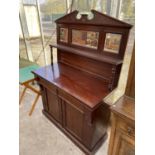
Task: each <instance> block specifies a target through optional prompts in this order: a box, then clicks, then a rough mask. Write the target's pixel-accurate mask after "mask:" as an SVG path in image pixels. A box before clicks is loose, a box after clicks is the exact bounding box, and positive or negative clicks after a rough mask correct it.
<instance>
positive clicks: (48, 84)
mask: <svg viewBox="0 0 155 155" xmlns="http://www.w3.org/2000/svg"><path fill="white" fill-rule="evenodd" d="M38 83H40V84H41V85H43V86H44V87H46V88H47V89H49V90H50V91H52V93H54V94H57V88H56V86H55V85H54V84H52V83H50V82H48V81H46V80H44V79H42V78H39V79H38Z"/></svg>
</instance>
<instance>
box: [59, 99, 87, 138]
mask: <svg viewBox="0 0 155 155" xmlns="http://www.w3.org/2000/svg"><path fill="white" fill-rule="evenodd" d="M62 105H63V109H64V110H63V112H64V116H63V117H64V127H65V129H66V130H67V131H69V132H70V133H71V134H72V135H74V136H75V137H77V138H78V139H79V140H82V137H83V124H84V123H83V122H84V112H83V111H82V110H81V109H80V108H78V107H76V106H75V105H73V104H71V103H70V102H69V101H64V100H63V104H62Z"/></svg>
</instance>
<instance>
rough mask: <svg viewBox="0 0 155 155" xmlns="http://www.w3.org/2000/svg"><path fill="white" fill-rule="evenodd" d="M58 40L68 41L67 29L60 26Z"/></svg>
mask: <svg viewBox="0 0 155 155" xmlns="http://www.w3.org/2000/svg"><path fill="white" fill-rule="evenodd" d="M60 41H62V42H68V29H67V28H60Z"/></svg>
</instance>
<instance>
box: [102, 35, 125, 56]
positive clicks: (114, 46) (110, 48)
mask: <svg viewBox="0 0 155 155" xmlns="http://www.w3.org/2000/svg"><path fill="white" fill-rule="evenodd" d="M121 38H122V35H121V34H115V33H106V37H105V44H104V51H106V52H111V53H119V47H120V43H121Z"/></svg>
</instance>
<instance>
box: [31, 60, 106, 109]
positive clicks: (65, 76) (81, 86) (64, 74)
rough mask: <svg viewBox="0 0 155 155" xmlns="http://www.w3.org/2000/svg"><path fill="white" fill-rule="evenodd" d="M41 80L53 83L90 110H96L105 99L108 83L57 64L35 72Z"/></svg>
mask: <svg viewBox="0 0 155 155" xmlns="http://www.w3.org/2000/svg"><path fill="white" fill-rule="evenodd" d="M33 73H34V74H36V75H37V76H39V77H40V78H41V79H44V80H45V81H48V82H49V85H50V84H51V83H52V84H53V85H55V86H57V87H58V88H60V89H62V90H64V91H65V92H67V93H68V94H70V95H71V96H73V97H75V98H77V99H78V100H80V101H81V102H83V103H85V104H86V106H88V107H90V108H95V106H97V105H98V104H99V103H100V102H101V101H102V99H103V97H105V96H106V95H107V94H108V93H109V91H108V87H107V85H108V83H107V82H105V81H104V80H100V79H98V78H94V77H93V76H90V75H89V74H88V73H85V72H81V71H79V70H77V69H74V68H72V67H70V66H68V65H65V64H61V63H55V64H53V66H51V65H49V66H46V67H43V68H40V69H39V70H36V71H34V72H33Z"/></svg>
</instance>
